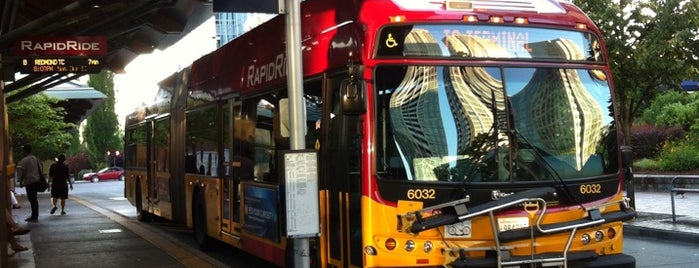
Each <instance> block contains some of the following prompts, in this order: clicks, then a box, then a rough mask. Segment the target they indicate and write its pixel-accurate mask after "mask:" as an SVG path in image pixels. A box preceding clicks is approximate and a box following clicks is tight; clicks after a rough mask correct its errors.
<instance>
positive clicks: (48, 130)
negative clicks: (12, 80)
mask: <svg viewBox="0 0 699 268" xmlns="http://www.w3.org/2000/svg"><path fill="white" fill-rule="evenodd" d="M57 102H58V99H55V98H50V97H47V96H46V95H44V94H37V95H34V96H31V97H27V98H24V99H22V100H19V101H17V102H13V103H10V104H9V105H8V107H7V115H8V118H9V126H10V127H9V132H10V139H11V144H12V148H13V157H14V159H15V161H19V159H22V157H23V151H22V146H24V144H31V145H32V149H33V150H32V153H33V154H34V155H36V156H37V157H39V159H44V160H45V159H53V158H54V157H55V156H56V155H57V154H58V153H63V152H65V151H66V150H67V149H68V148H70V146H71V144H70V143H71V140H72V139H71V135H70V134H69V132H67V130H69V129H73V128H75V125H74V124H71V123H66V122H64V121H63V118H64V117H65V115H66V111H65V110H64V109H63V108H62V107H60V106H58V105H55V104H56V103H57Z"/></svg>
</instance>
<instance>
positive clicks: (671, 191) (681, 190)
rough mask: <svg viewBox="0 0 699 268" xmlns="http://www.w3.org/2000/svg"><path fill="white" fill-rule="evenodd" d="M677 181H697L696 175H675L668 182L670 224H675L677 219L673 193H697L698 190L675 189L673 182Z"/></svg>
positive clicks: (698, 177)
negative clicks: (670, 208) (670, 211)
mask: <svg viewBox="0 0 699 268" xmlns="http://www.w3.org/2000/svg"><path fill="white" fill-rule="evenodd" d="M678 179H689V180H691V179H699V176H696V175H675V176H674V177H673V178H672V180H671V181H670V202H671V203H672V223H673V224H674V223H676V222H677V217H676V214H675V193H678V192H699V188H679V187H675V182H676V181H677V180H678Z"/></svg>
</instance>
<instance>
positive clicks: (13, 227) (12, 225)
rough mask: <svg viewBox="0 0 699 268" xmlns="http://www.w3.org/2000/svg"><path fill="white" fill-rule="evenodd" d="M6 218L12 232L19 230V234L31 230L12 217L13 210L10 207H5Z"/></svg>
mask: <svg viewBox="0 0 699 268" xmlns="http://www.w3.org/2000/svg"><path fill="white" fill-rule="evenodd" d="M5 218H7V226H8V227H10V231H11V232H13V233H14V232H18V233H19V234H26V233H28V232H29V230H28V229H24V228H22V226H20V225H19V224H18V223H17V222H16V221H15V218H14V217H12V212H10V210H9V209H5Z"/></svg>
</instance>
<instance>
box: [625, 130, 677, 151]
mask: <svg viewBox="0 0 699 268" xmlns="http://www.w3.org/2000/svg"><path fill="white" fill-rule="evenodd" d="M682 136H683V131H682V129H681V128H680V127H669V128H662V127H656V126H652V125H636V126H632V127H631V146H632V147H633V152H634V158H636V159H642V158H651V159H652V158H656V157H657V156H658V154H659V153H660V151H661V149H662V148H663V145H664V144H665V143H666V142H667V141H673V140H677V139H679V138H681V137H682Z"/></svg>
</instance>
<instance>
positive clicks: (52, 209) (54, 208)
mask: <svg viewBox="0 0 699 268" xmlns="http://www.w3.org/2000/svg"><path fill="white" fill-rule="evenodd" d="M56 199H58V198H55V197H51V204H52V205H53V208H51V214H53V213H54V212H56V202H57V200H56Z"/></svg>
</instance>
